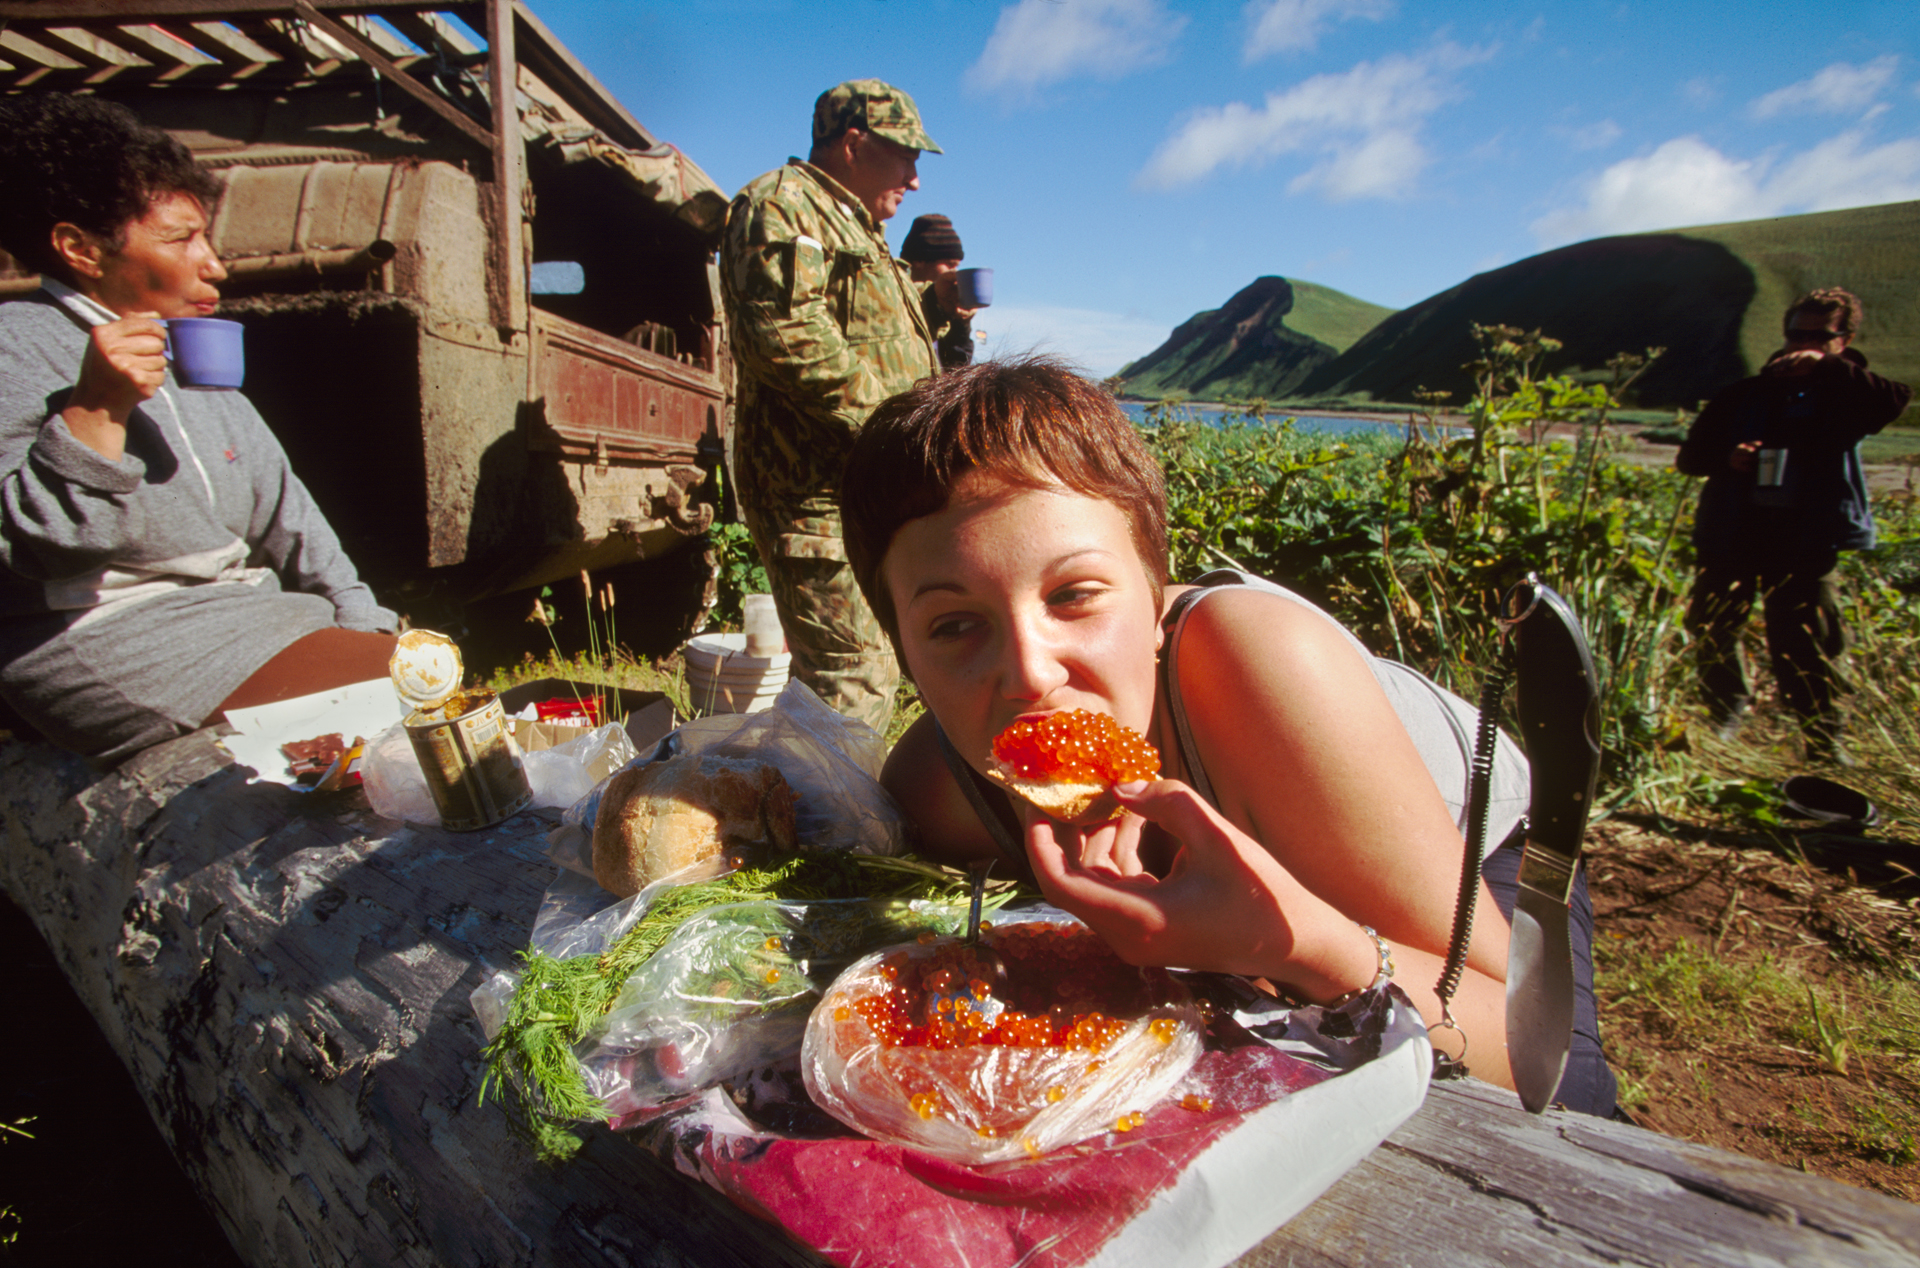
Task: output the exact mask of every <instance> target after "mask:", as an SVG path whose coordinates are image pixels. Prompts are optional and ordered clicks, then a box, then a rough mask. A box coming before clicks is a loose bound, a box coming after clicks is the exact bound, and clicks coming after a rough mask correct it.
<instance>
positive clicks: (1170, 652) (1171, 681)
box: [1160, 568, 1249, 810]
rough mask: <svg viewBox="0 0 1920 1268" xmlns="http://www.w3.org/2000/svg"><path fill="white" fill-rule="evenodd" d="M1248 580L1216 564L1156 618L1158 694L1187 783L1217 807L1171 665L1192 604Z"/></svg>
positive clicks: (1245, 574) (1243, 583)
mask: <svg viewBox="0 0 1920 1268" xmlns="http://www.w3.org/2000/svg"><path fill="white" fill-rule="evenodd" d="M1248 581H1249V575H1248V574H1247V573H1244V572H1240V571H1238V570H1236V569H1233V568H1217V569H1215V570H1214V571H1212V572H1209V573H1206V574H1205V575H1203V576H1201V577H1200V578H1199V579H1198V580H1197V581H1195V582H1194V583H1193V585H1194V588H1193V589H1191V590H1188V591H1185V592H1184V593H1182V594H1179V595H1176V596H1175V597H1174V600H1173V603H1172V604H1171V605H1170V606H1169V607H1168V608H1167V614H1166V616H1165V617H1163V618H1161V621H1160V628H1161V630H1162V631H1164V632H1165V634H1166V641H1165V643H1164V645H1163V646H1162V648H1161V652H1160V698H1161V699H1162V700H1165V701H1166V702H1167V716H1168V717H1169V718H1171V719H1172V720H1173V734H1174V740H1175V742H1176V743H1178V744H1179V745H1180V763H1181V765H1182V766H1183V767H1185V769H1186V773H1187V783H1188V784H1190V785H1192V787H1193V790H1194V791H1195V792H1197V793H1199V794H1200V796H1201V797H1202V798H1204V799H1205V800H1206V803H1207V804H1208V805H1209V806H1212V807H1213V808H1214V809H1215V810H1218V809H1219V808H1220V801H1219V799H1218V798H1217V797H1215V796H1214V795H1213V781H1212V780H1210V779H1208V778H1207V768H1206V767H1205V766H1204V765H1203V764H1202V763H1201V761H1200V747H1199V745H1197V744H1195V743H1194V741H1193V728H1192V726H1190V725H1189V724H1188V722H1187V709H1186V705H1185V704H1183V703H1182V702H1181V700H1180V675H1179V673H1178V672H1177V671H1176V670H1175V668H1174V666H1175V665H1176V664H1177V662H1178V657H1179V653H1180V633H1181V631H1182V630H1183V629H1184V628H1185V627H1186V623H1187V617H1188V615H1189V614H1190V613H1192V611H1193V609H1194V607H1195V605H1196V604H1198V603H1199V602H1200V600H1202V599H1204V598H1206V597H1207V596H1208V595H1209V594H1212V593H1213V592H1214V591H1215V590H1216V589H1218V588H1219V587H1222V586H1241V585H1246V584H1248Z"/></svg>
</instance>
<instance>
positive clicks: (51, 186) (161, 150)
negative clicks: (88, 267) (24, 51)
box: [0, 92, 220, 278]
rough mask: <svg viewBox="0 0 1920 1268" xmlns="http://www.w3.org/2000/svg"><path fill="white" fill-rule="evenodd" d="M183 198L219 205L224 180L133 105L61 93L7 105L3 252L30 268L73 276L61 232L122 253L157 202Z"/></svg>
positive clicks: (1, 119)
mask: <svg viewBox="0 0 1920 1268" xmlns="http://www.w3.org/2000/svg"><path fill="white" fill-rule="evenodd" d="M176 193H177V194H187V195H189V196H191V197H192V198H195V199H197V200H198V201H199V203H200V205H201V206H202V207H206V208H211V207H212V206H213V204H214V203H215V202H217V201H218V200H219V197H220V182H219V181H218V180H217V179H216V178H215V177H214V176H213V174H212V173H210V172H208V171H207V169H206V168H204V167H201V166H200V164H198V163H196V162H195V161H194V158H193V154H192V153H191V152H190V151H189V150H188V149H187V147H186V146H184V145H182V144H180V142H178V141H176V140H174V139H173V138H172V137H170V136H168V135H167V134H166V133H165V132H162V131H161V130H160V129H158V128H150V127H148V126H147V125H146V124H144V123H141V122H140V120H139V119H137V118H136V117H134V113H133V111H131V110H129V109H127V108H126V107H125V106H123V105H120V104H118V103H117V102H111V101H102V100H101V99H100V98H98V97H75V96H70V95H68V94H66V93H59V92H35V93H21V94H18V95H16V96H13V97H8V98H4V99H0V247H3V248H5V249H6V251H7V253H8V254H9V255H11V256H13V258H14V259H16V260H18V261H19V262H20V264H21V265H22V266H23V267H25V268H29V269H34V270H37V271H38V272H41V273H51V274H52V275H54V276H55V277H61V278H65V277H66V275H67V269H66V265H65V264H64V263H63V262H62V261H61V260H60V258H59V256H58V255H56V254H55V253H54V250H53V242H52V238H53V227H54V226H55V225H57V224H59V223H61V222H62V221H65V222H66V223H68V224H73V225H78V226H79V227H80V228H82V229H85V230H86V231H87V232H88V233H91V234H93V235H94V236H95V237H98V238H100V239H102V240H104V241H106V242H109V243H111V244H112V245H113V246H114V247H116V248H118V247H120V246H122V245H124V244H125V242H126V230H127V226H128V225H129V224H130V223H132V222H133V221H135V220H138V219H139V218H140V217H141V216H143V215H145V214H146V212H147V208H148V207H149V206H150V205H151V204H152V202H153V200H154V199H155V198H158V197H162V196H164V195H167V194H176Z"/></svg>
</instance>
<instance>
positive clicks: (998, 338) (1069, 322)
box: [973, 304, 1173, 379]
mask: <svg viewBox="0 0 1920 1268" xmlns="http://www.w3.org/2000/svg"><path fill="white" fill-rule="evenodd" d="M973 328H974V331H975V333H976V334H985V335H986V336H987V337H986V339H985V340H984V341H982V342H981V343H979V344H977V345H975V347H976V350H977V352H976V355H977V356H979V357H1004V356H1014V355H1018V354H1019V353H1023V352H1050V353H1053V354H1055V355H1056V356H1062V357H1065V358H1067V360H1069V361H1072V362H1073V363H1074V364H1075V365H1078V366H1079V367H1080V368H1081V369H1083V370H1085V371H1086V372H1087V373H1088V374H1090V375H1092V376H1093V377H1094V378H1096V379H1099V378H1105V377H1106V376H1107V375H1109V374H1114V373H1117V372H1118V371H1119V369H1120V367H1121V366H1123V365H1125V364H1127V363H1128V362H1129V361H1137V360H1139V359H1140V358H1141V357H1144V356H1146V355H1147V354H1148V353H1149V352H1152V351H1153V350H1154V349H1155V348H1157V347H1159V346H1160V345H1161V344H1163V343H1165V342H1166V341H1167V336H1168V335H1170V334H1172V333H1173V326H1172V325H1170V324H1168V323H1166V322H1159V321H1150V320H1148V319H1147V318H1144V317H1141V316H1140V315H1139V314H1137V313H1104V312H1096V311H1094V310H1092V309H1087V308H1007V307H1002V306H1001V305H999V304H995V305H994V306H993V307H992V308H989V309H987V310H986V311H985V312H983V313H981V314H980V315H979V316H978V317H975V318H974V319H973Z"/></svg>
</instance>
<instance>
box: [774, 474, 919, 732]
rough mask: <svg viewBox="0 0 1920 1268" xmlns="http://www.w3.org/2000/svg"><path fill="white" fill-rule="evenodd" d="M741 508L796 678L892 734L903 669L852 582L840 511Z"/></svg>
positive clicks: (833, 704) (844, 709)
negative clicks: (895, 694)
mask: <svg viewBox="0 0 1920 1268" xmlns="http://www.w3.org/2000/svg"><path fill="white" fill-rule="evenodd" d="M809 509H810V510H811V509H815V508H809ZM740 510H741V514H742V516H743V517H744V518H745V520H746V521H747V531H748V532H749V533H751V534H752V535H753V545H754V548H755V549H756V550H758V551H759V552H760V559H761V562H762V563H764V564H765V565H766V568H767V580H768V582H769V585H770V588H771V589H772V590H773V603H774V607H775V608H777V609H778V610H779V612H780V624H781V627H782V628H783V629H784V630H785V631H786V635H787V650H788V651H790V652H791V653H792V654H793V676H794V677H796V678H798V679H799V680H800V681H801V682H803V683H805V684H806V685H807V686H808V687H809V688H811V689H812V691H813V693H814V694H815V695H817V696H819V697H820V698H821V699H822V700H824V701H826V702H827V704H828V705H830V706H831V707H832V708H834V709H835V710H836V711H838V712H839V713H841V714H843V715H845V716H846V717H849V718H853V719H855V720H857V721H860V722H864V723H866V724H867V725H868V726H870V727H872V728H873V729H874V730H875V731H878V732H880V733H881V734H882V735H884V734H886V729H887V719H888V718H889V717H891V716H892V714H893V692H894V688H895V687H896V686H898V685H899V682H900V665H899V662H898V661H897V660H896V659H895V658H894V654H893V645H892V644H891V643H889V642H888V641H887V636H886V634H885V633H884V632H883V631H882V630H881V629H880V622H879V621H878V620H876V619H875V618H874V615H873V610H872V609H871V608H869V607H868V606H867V600H866V598H865V596H863V595H862V594H861V593H860V587H859V585H858V584H856V583H855V581H854V579H853V566H852V565H851V564H849V563H848V562H847V551H846V547H845V545H844V544H843V543H842V542H841V540H840V515H839V512H838V511H833V512H830V513H824V514H821V513H815V514H796V513H793V512H791V511H779V510H772V509H771V508H766V507H758V506H753V505H749V504H748V502H747V499H745V498H743V499H742V505H741V507H740Z"/></svg>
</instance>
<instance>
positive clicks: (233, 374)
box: [166, 317, 247, 391]
mask: <svg viewBox="0 0 1920 1268" xmlns="http://www.w3.org/2000/svg"><path fill="white" fill-rule="evenodd" d="M166 326H167V356H168V358H169V359H170V360H171V361H172V362H173V377H174V381H175V382H177V383H178V384H179V385H180V386H181V387H183V388H189V389H192V390H195V391H227V390H230V389H232V388H237V387H239V386H240V385H241V384H242V383H243V382H245V381H246V377H247V358H246V348H245V345H244V343H243V341H242V335H243V334H244V332H245V329H246V328H245V327H244V326H242V325H241V324H240V323H239V322H237V321H227V320H225V319H223V318H220V317H175V318H173V319H171V320H170V321H168V322H167V323H166Z"/></svg>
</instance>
